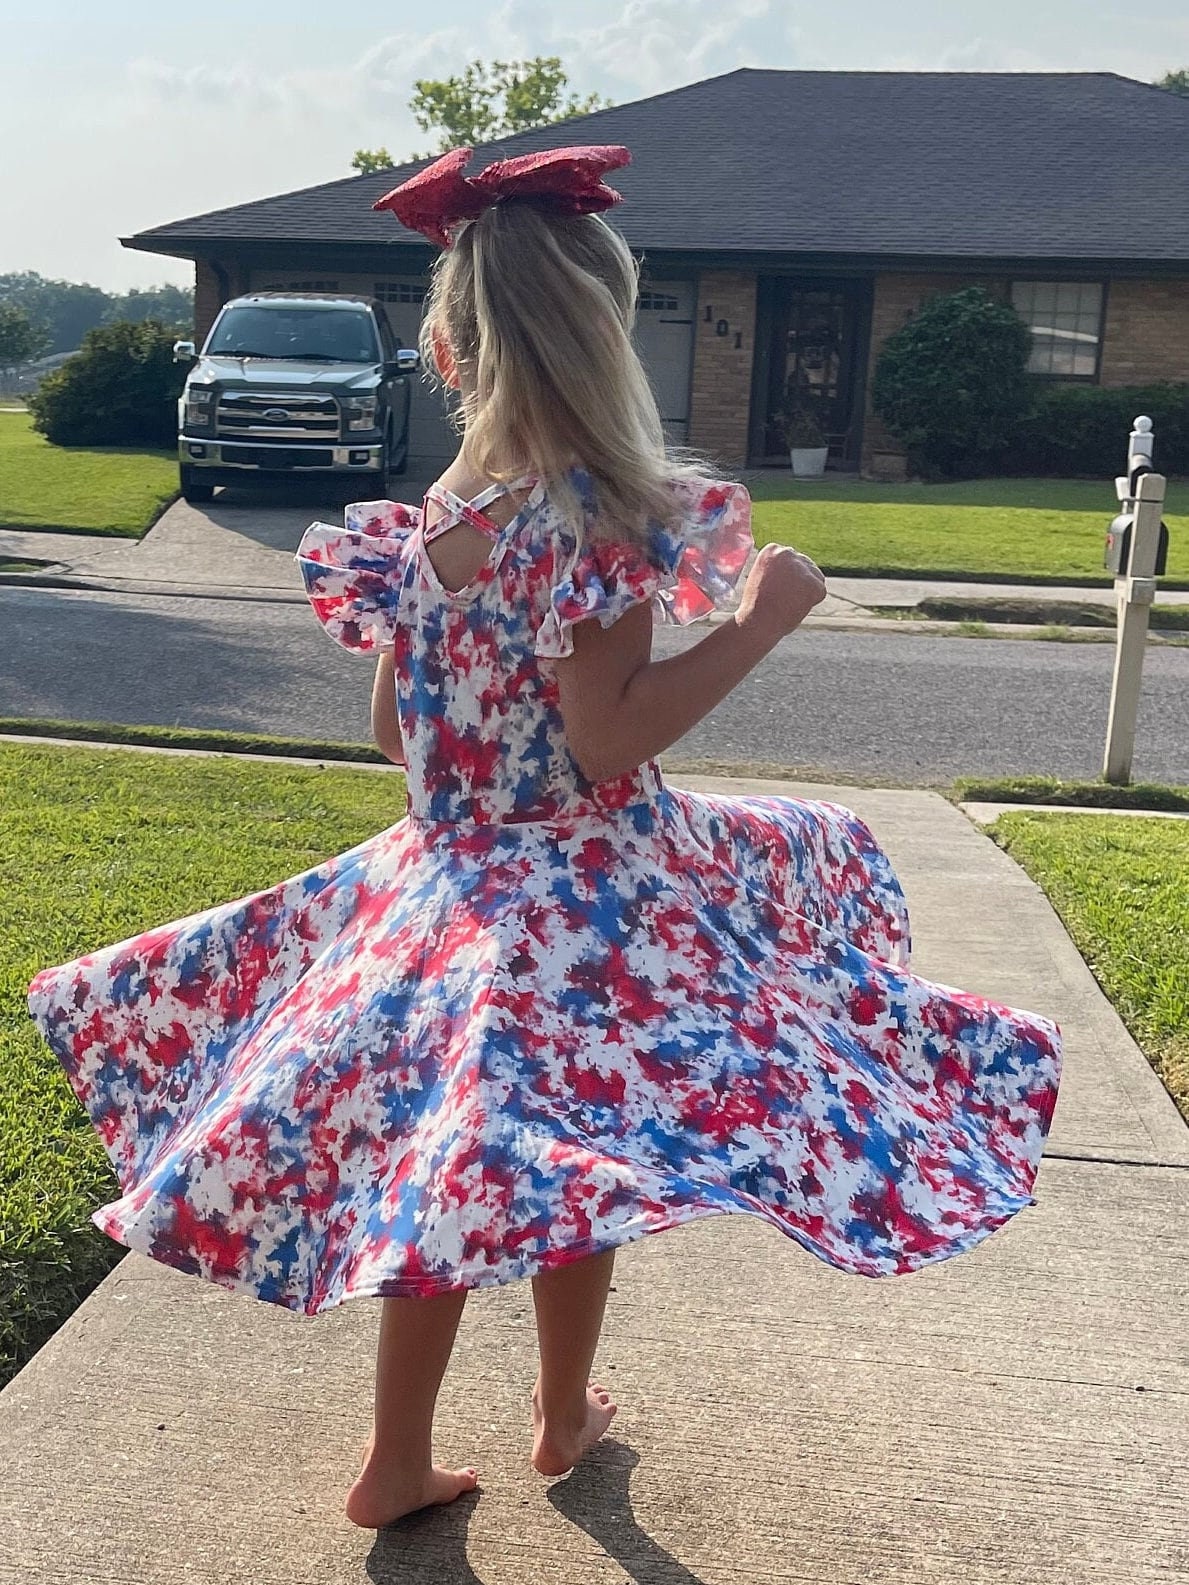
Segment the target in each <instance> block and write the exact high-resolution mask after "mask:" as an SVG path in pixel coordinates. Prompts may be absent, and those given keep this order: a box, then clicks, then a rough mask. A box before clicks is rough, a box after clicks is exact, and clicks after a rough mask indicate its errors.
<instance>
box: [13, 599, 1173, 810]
mask: <svg viewBox="0 0 1189 1585" xmlns="http://www.w3.org/2000/svg"><path fill="white" fill-rule="evenodd" d="M700 636H701V631H700V630H698V629H694V630H692V631H690V632H681V633H679V632H675V631H671V630H661V631H659V632H658V634H657V639H656V644H655V649H654V652H655V653H656V654H657V655H662V654H671V653H674V652H675V651H676V650H678V649H680V648H681V647H683V646H684V645H685V644H688V643H691V642H696V641H697V639H698V638H699V637H700ZM1112 655H1113V650H1112V646H1111V645H1109V644H1057V643H1037V642H1032V641H1019V640H1006V639H965V638H951V639H947V638H931V637H918V636H915V635H910V634H905V635H903V636H901V635H898V634H885V633H862V632H855V633H849V632H837V631H813V630H807V631H804V632H802V633H799V634H796V635H794V636H793V637H792V638H790V639H787V640H786V641H785V642H784V643H782V644H781V645H780V646H779V648H778V649H777V650H776V651H775V652H774V653H773V654H772V655H771V656H769V658H768V659H767V661H766V662H765V663H764V664H763V665H762V666H761V667H759V668H758V670H757V671H756V672H755V673H753V675H752V676H751V677H750V678H749V679H748V680H747V682H745V683H744V685H743V686H742V687H740V688H739V689H738V690H737V691H736V693H734V694H733V695H732V696H731V698H730V699H729V700H728V701H726V702H725V703H724V704H723V705H722V706H720V707H719V709H717V710H716V711H714V712H713V714H712V715H710V716H708V717H707V718H706V720H705V721H703V722H702V723H701V724H700V725H699V726H698V727H697V728H695V730H694V731H693V732H691V733H690V734H689V735H688V736H687V737H686V738H685V739H683V741H682V742H681V743H680V744H679V745H677V747H676V748H675V749H674V750H673V751H672V753H671V757H672V759H673V760H674V761H680V762H681V763H682V764H685V765H689V764H707V763H716V764H738V765H758V766H766V767H776V766H781V767H787V768H802V769H814V770H822V771H826V772H829V773H832V774H835V775H847V774H849V775H857V776H863V777H873V778H881V777H887V778H889V779H896V780H900V781H904V782H923V781H930V780H937V779H948V778H950V777H953V776H955V775H961V774H1022V773H1052V774H1056V775H1060V776H1093V775H1096V774H1097V773H1098V771H1099V768H1100V762H1101V755H1102V741H1103V734H1104V731H1105V723H1106V712H1107V702H1108V698H1109V693H1110V675H1111V662H1112ZM370 681H371V667H370V665H369V664H368V662H367V661H366V660H363V659H360V658H357V657H353V656H350V655H347V654H345V653H344V652H342V651H341V650H339V649H337V648H336V647H335V646H334V645H333V644H332V643H331V642H330V641H329V640H328V639H327V638H326V637H324V635H323V634H322V632H321V631H320V630H319V628H318V626H317V623H316V622H315V621H314V619H313V617H312V616H311V614H310V612H309V611H308V609H307V608H306V607H304V606H302V605H298V604H274V603H266V602H263V601H235V600H211V599H196V598H175V597H164V598H162V597H154V596H149V595H139V594H138V595H123V594H106V593H99V592H91V591H59V590H46V589H19V588H13V587H9V588H0V714H3V715H7V716H23V717H28V716H54V717H65V718H70V719H74V720H86V721H100V720H106V721H125V722H141V723H152V724H161V725H171V726H172V725H182V726H195V727H220V728H229V729H232V730H235V729H239V730H250V731H260V732H268V733H275V734H279V735H282V736H301V737H319V738H336V739H344V740H353V739H363V738H365V737H366V735H367V706H368V696H369V689H370ZM1135 776H1136V778H1137V779H1151V780H1166V781H1179V782H1189V648H1171V647H1169V648H1157V647H1152V648H1151V649H1150V650H1149V652H1148V656H1147V661H1146V666H1145V679H1144V697H1143V705H1142V709H1141V713H1140V722H1139V731H1138V739H1137V749H1136V760H1135Z"/></svg>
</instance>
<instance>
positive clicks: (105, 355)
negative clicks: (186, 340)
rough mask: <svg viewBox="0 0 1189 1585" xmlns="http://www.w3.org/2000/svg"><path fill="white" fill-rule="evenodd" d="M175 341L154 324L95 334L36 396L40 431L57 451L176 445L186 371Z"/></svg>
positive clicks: (36, 420)
mask: <svg viewBox="0 0 1189 1585" xmlns="http://www.w3.org/2000/svg"><path fill="white" fill-rule="evenodd" d="M173 343H174V332H173V331H172V330H167V329H166V327H165V326H164V325H161V324H158V323H157V321H156V320H152V319H146V320H145V321H143V323H141V324H131V323H129V322H127V321H123V322H121V323H119V324H114V325H101V326H99V328H98V329H96V330H90V331H88V332H87V334H86V336H85V337H84V339H83V344H82V347H81V349H80V350H79V351H78V352H77V353H75V355H74V357H72V358H67V360H66V362H65V363H64V364H63V365H62V367H61V368H60V369H57V370H55V371H54V373H52V374H49V375H47V376H46V378H45V379H44V380H43V381H42V382H41V385H40V387H39V388H38V389H37V390H36V391H35V392H34V393H33V394H32V395H31V396H30V397H29V399H28V401H29V407H30V409H31V411H32V413H33V426H34V428H35V429H37V430H39V431H40V433H41V434H43V435H44V436H45V437H46V439H47V440H48V441H50V442H51V443H52V444H53V445H55V446H160V447H169V446H172V445H174V444H175V442H176V440H177V399H178V397H179V396H180V395H181V391H182V386H183V384H184V383H185V370H184V368H183V367H181V366H180V365H178V364H175V363H174V361H173Z"/></svg>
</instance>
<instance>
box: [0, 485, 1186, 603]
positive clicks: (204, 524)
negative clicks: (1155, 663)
mask: <svg viewBox="0 0 1189 1585" xmlns="http://www.w3.org/2000/svg"><path fill="white" fill-rule="evenodd" d="M428 483H429V481H428V480H419V479H412V478H410V479H408V480H402V481H401V489H400V495H401V497H402V498H403V499H407V500H410V501H412V500H416V499H417V498H418V497H419V495H420V494H421V493H422V491H423V490H424V489H425V487H426V485H427V484H428ZM351 493H353V492H350V491H348V492H346V493H343V492H341V491H340V493H339V497H338V498H337V500H336V501H334V502H332V503H331V504H329V505H328V504H326V503H323V502H319V501H318V500H317V499H316V498H315V497H314V496H313V495H311V494H310V493H308V492H295V493H294V495H293V497H292V498H291V499H290V500H289V501H288V503H287V504H283V505H278V504H276V498H275V496H271V497H270V498H269V502H268V503H265V502H262V501H258V500H253V498H252V497H251V496H250V495H246V494H245V493H244V492H242V491H240V492H236V493H234V494H232V493H231V492H228V493H226V494H223V495H220V496H219V497H218V498H217V499H216V500H215V501H214V502H213V503H212V504H211V505H210V506H204V507H197V506H188V505H187V504H186V503H185V502H184V501H177V502H175V503H174V505H173V506H171V507H170V508H169V510H168V511H167V512H166V513H165V514H164V516H163V517H162V518H161V520H160V521H159V522H158V523H157V524H156V525H155V526H154V527H153V528H152V529H150V531H149V533H148V534H147V535H146V536H145V538H144V539H143V540H140V541H139V542H138V541H136V540H127V539H123V540H121V539H102V538H99V537H98V536H96V535H76V534H75V535H72V534H47V533H36V532H32V531H29V530H19V529H0V558H4V557H9V558H19V557H32V558H34V559H36V560H48V559H51V558H52V559H54V560H55V561H57V562H58V563H59V565H58V568H57V569H56V570H57V571H58V572H59V573H61V574H64V575H65V576H67V577H69V578H70V579H71V580H72V581H74V582H79V583H82V584H83V585H85V586H88V587H100V588H107V589H116V590H120V591H127V592H140V593H163V594H178V593H203V594H208V595H227V596H229V597H233V598H240V599H252V598H255V599H261V598H263V599H279V600H294V601H301V600H302V599H303V596H302V594H301V588H300V581H299V579H298V576H297V570H296V568H295V567H294V565H293V551H294V550H295V549H296V547H297V543H298V541H299V540H300V538H301V535H302V532H303V530H304V529H305V528H306V527H307V526H308V525H309V524H310V523H311V522H313V521H314V520H315V519H319V518H321V519H322V520H323V521H326V522H339V521H341V517H342V502H343V501H345V500H346V499H347V498H348V496H349V495H350V494H351ZM930 596H932V597H933V598H938V597H941V596H948V597H951V598H956V599H966V600H970V601H985V600H987V599H989V598H995V599H1020V600H1037V599H1043V600H1048V601H1079V602H1082V603H1089V604H1094V605H1103V606H1108V607H1110V606H1113V605H1114V603H1115V595H1114V591H1113V589H1111V588H1109V587H1106V588H1078V587H1075V586H1073V585H1068V586H1061V587H1054V586H1049V585H1038V584H1012V583H963V582H960V581H954V580H952V579H927V578H847V577H831V578H830V594H829V596H828V597H827V599H826V600H825V601H824V602H823V604H822V605H821V606H820V607H819V608H818V609H817V611H816V612H815V613H814V614H813V616H812V617H811V618H810V621H811V622H829V623H831V624H832V625H838V624H839V623H840V622H846V621H847V620H848V619H849V620H853V621H856V622H863V623H865V624H867V625H870V624H871V623H872V621H875V622H876V623H877V624H878V625H881V626H890V627H893V628H894V629H895V630H896V631H899V632H903V631H905V629H904V625H903V623H900V622H887V623H882V624H881V623H879V622H878V619H873V618H872V617H871V614H870V610H869V608H870V607H872V606H902V607H910V606H914V605H917V604H919V603H920V601H922V600H924V599H927V598H929V597H930ZM1159 598H1160V603H1161V604H1172V605H1189V590H1172V589H1169V590H1165V589H1162V590H1161V591H1160V595H1159Z"/></svg>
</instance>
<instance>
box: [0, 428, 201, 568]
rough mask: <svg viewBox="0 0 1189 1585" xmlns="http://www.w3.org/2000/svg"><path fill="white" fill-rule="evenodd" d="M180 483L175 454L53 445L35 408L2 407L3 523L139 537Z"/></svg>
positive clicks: (0, 513)
mask: <svg viewBox="0 0 1189 1585" xmlns="http://www.w3.org/2000/svg"><path fill="white" fill-rule="evenodd" d="M177 488H178V467H177V458H176V457H175V456H174V455H173V454H172V452H168V451H135V450H129V449H126V448H123V447H115V446H104V447H98V448H96V449H95V450H91V451H88V450H84V449H81V448H80V449H76V448H74V447H65V446H51V445H50V444H49V442H48V441H47V440H46V439H45V438H44V436H42V435H38V434H36V433H35V432H34V430H33V422H32V419H31V418H30V416H29V414H28V413H13V412H0V528H56V529H65V530H67V531H68V532H71V533H80V534H109V535H115V536H119V537H123V538H129V539H139V538H140V536H141V535H142V534H143V533H145V531H146V530H147V529H148V528H149V527H150V526H151V525H152V524H153V523H154V522H155V521H156V519H157V517H158V516H159V514H160V512H161V509H162V507H164V506H165V505H167V504H168V502H169V501H171V500H172V499H173V497H174V496H175V495H176V494H177Z"/></svg>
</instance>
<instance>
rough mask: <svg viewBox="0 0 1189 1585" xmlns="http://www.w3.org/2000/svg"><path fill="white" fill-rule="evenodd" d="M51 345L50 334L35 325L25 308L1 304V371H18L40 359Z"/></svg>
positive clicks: (12, 304) (11, 304)
mask: <svg viewBox="0 0 1189 1585" xmlns="http://www.w3.org/2000/svg"><path fill="white" fill-rule="evenodd" d="M49 344H50V338H49V334H48V332H47V331H46V330H44V329H43V328H42V326H40V325H35V324H34V323H33V321H32V319H30V317H29V315H28V314H27V313H26V312H25V311H24V309H23V308H18V307H17V306H16V305H15V304H14V303H0V369H16V368H19V367H20V365H21V364H22V363H32V361H33V359H34V358H40V357H41V355H42V354H43V353H44V352H45V351H46V350H47V348H48V347H49Z"/></svg>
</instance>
